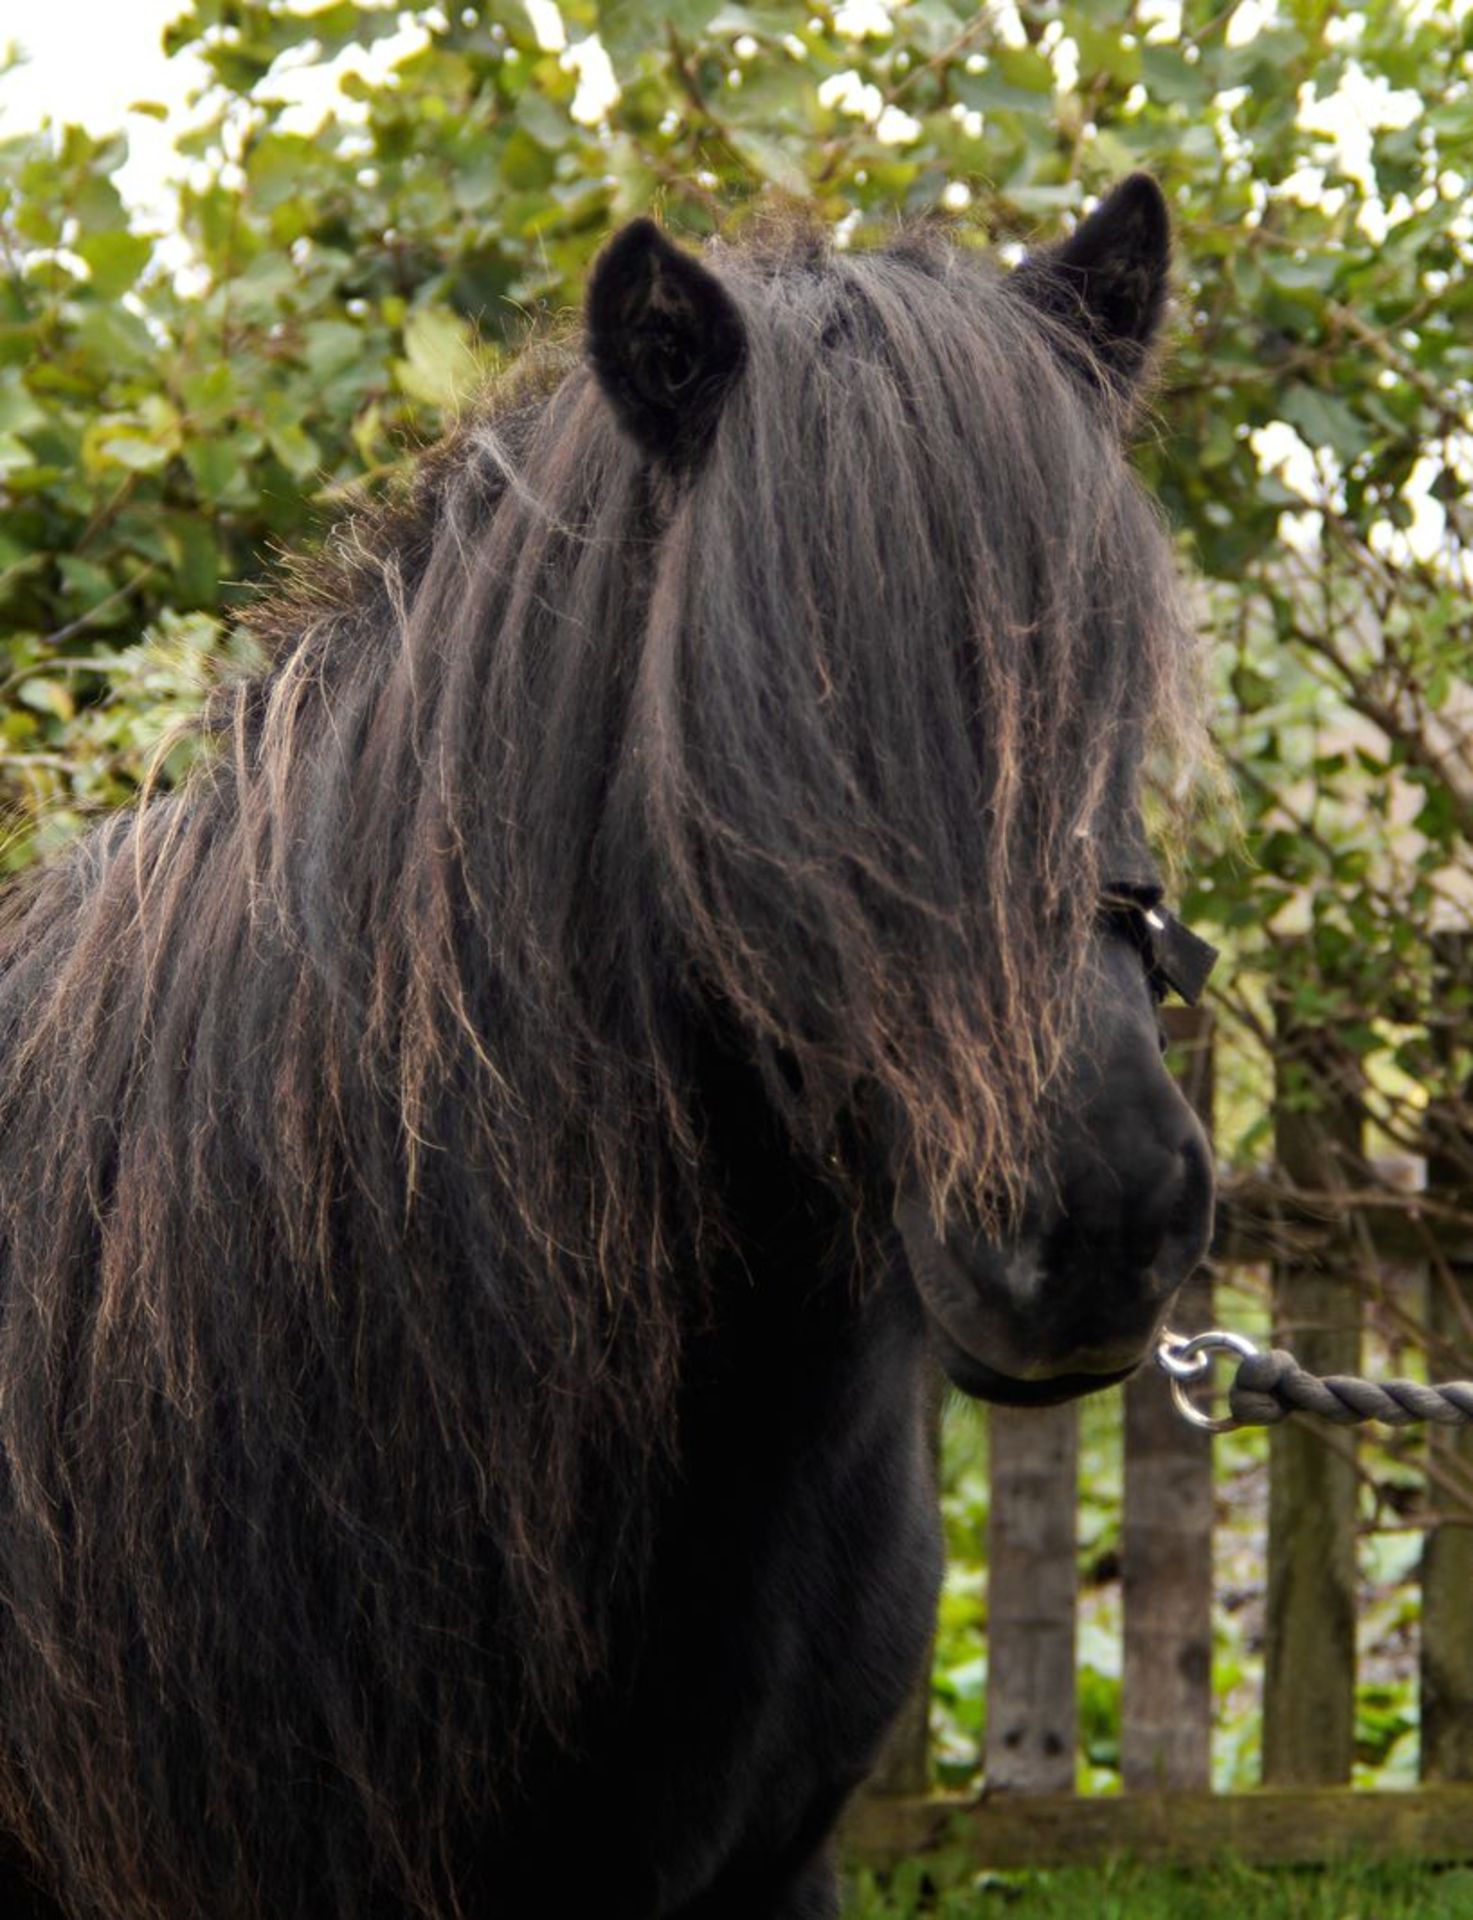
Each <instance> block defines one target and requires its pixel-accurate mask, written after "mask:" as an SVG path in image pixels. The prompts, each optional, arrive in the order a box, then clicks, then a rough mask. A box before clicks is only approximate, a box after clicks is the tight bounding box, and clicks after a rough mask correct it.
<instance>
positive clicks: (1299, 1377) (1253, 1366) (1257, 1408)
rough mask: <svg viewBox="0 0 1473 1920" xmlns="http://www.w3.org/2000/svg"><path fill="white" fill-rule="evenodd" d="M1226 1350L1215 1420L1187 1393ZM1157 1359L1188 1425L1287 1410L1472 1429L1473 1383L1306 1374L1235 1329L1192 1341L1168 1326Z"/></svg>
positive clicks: (1288, 1356) (1254, 1421) (1229, 1423)
mask: <svg viewBox="0 0 1473 1920" xmlns="http://www.w3.org/2000/svg"><path fill="white" fill-rule="evenodd" d="M1217 1353H1231V1354H1236V1355H1237V1357H1238V1369H1237V1372H1236V1373H1235V1374H1234V1376H1233V1381H1232V1385H1231V1386H1230V1387H1229V1389H1228V1406H1229V1408H1230V1410H1231V1411H1230V1413H1229V1415H1228V1417H1227V1418H1226V1419H1214V1418H1213V1417H1212V1416H1211V1415H1210V1414H1208V1413H1205V1412H1204V1411H1203V1410H1202V1408H1201V1407H1199V1406H1197V1405H1196V1404H1195V1403H1194V1401H1193V1400H1192V1398H1191V1395H1190V1394H1189V1392H1188V1388H1189V1387H1191V1386H1192V1385H1193V1384H1194V1383H1200V1382H1202V1381H1204V1380H1205V1378H1206V1376H1207V1374H1208V1372H1209V1371H1210V1369H1211V1365H1212V1356H1213V1355H1214V1354H1217ZM1156 1361H1157V1364H1158V1365H1159V1366H1160V1368H1161V1370H1162V1372H1163V1373H1165V1374H1166V1375H1167V1377H1168V1378H1169V1380H1170V1381H1171V1397H1172V1399H1173V1400H1174V1401H1175V1402H1176V1408H1177V1412H1178V1413H1180V1414H1181V1416H1182V1418H1183V1419H1184V1420H1187V1421H1189V1422H1190V1424H1191V1425H1192V1426H1194V1427H1201V1428H1204V1429H1205V1430H1206V1431H1207V1432H1209V1433H1226V1432H1227V1431H1229V1430H1230V1429H1231V1428H1233V1427H1272V1426H1276V1425H1277V1424H1278V1422H1279V1421H1280V1420H1287V1419H1288V1418H1289V1416H1290V1414H1293V1413H1312V1414H1314V1415H1316V1416H1317V1417H1318V1418H1319V1419H1321V1420H1330V1421H1333V1422H1334V1424H1335V1425H1336V1426H1339V1427H1353V1426H1359V1425H1360V1424H1362V1423H1363V1422H1364V1421H1367V1420H1379V1421H1381V1422H1382V1423H1383V1424H1384V1425H1386V1426H1388V1427H1407V1426H1411V1425H1413V1424H1414V1423H1415V1422H1417V1421H1422V1420H1426V1421H1431V1422H1433V1423H1435V1424H1436V1425H1437V1426H1441V1427H1463V1426H1473V1380H1449V1381H1446V1382H1445V1383H1444V1384H1443V1385H1442V1386H1437V1387H1424V1386H1423V1385H1421V1383H1420V1382H1419V1381H1416V1380H1387V1381H1384V1382H1382V1383H1381V1384H1379V1385H1378V1384H1377V1382H1375V1381H1374V1380H1362V1379H1361V1378H1360V1377H1359V1375H1357V1374H1350V1373H1330V1374H1319V1373H1310V1372H1308V1371H1307V1370H1306V1369H1305V1368H1304V1367H1301V1366H1300V1364H1299V1362H1298V1361H1297V1360H1296V1359H1295V1358H1294V1356H1293V1354H1292V1353H1285V1352H1284V1350H1283V1349H1282V1348H1281V1347H1275V1348H1274V1349H1273V1351H1272V1352H1271V1353H1261V1352H1260V1351H1259V1349H1258V1348H1257V1347H1255V1346H1254V1344H1253V1342H1252V1341H1251V1340H1246V1339H1244V1337H1243V1335H1242V1334H1240V1333H1226V1332H1224V1331H1222V1330H1221V1329H1220V1328H1214V1329H1213V1331H1212V1332H1210V1333H1199V1334H1195V1335H1194V1336H1193V1337H1192V1338H1191V1339H1190V1340H1187V1339H1183V1338H1182V1336H1181V1335H1180V1334H1176V1333H1172V1332H1170V1331H1169V1330H1168V1331H1166V1332H1163V1334H1162V1335H1161V1340H1160V1343H1159V1345H1158V1346H1157V1348H1156Z"/></svg>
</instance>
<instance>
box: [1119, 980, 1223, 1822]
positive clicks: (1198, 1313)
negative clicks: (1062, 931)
mask: <svg viewBox="0 0 1473 1920" xmlns="http://www.w3.org/2000/svg"><path fill="white" fill-rule="evenodd" d="M1166 1020H1167V1032H1168V1034H1169V1037H1170V1038H1171V1040H1172V1042H1173V1044H1174V1045H1175V1046H1176V1047H1177V1048H1178V1050H1179V1057H1180V1059H1181V1069H1180V1075H1179V1077H1180V1080H1181V1084H1182V1089H1183V1091H1184V1092H1185V1094H1186V1096H1187V1098H1188V1100H1189V1101H1190V1102H1191V1104H1192V1107H1193V1109H1194V1110H1195V1112H1196V1114H1197V1116H1198V1118H1199V1119H1200V1120H1201V1121H1202V1123H1203V1125H1204V1126H1205V1127H1206V1129H1207V1133H1208V1137H1209V1138H1210V1137H1211V1134H1212V1092H1213V1058H1212V1039H1213V1021H1212V1015H1211V1014H1210V1013H1209V1012H1208V1011H1207V1009H1206V1008H1202V1007H1172V1008H1168V1009H1167V1011H1166ZM1172 1322H1173V1324H1174V1325H1176V1326H1178V1327H1182V1328H1185V1329H1186V1330H1187V1331H1188V1332H1190V1333H1198V1332H1200V1331H1202V1329H1203V1328H1205V1327H1208V1326H1210V1325H1211V1324H1212V1282H1211V1279H1210V1277H1209V1275H1208V1272H1207V1270H1206V1268H1202V1269H1199V1271H1198V1272H1197V1273H1195V1274H1194V1275H1193V1276H1192V1278H1191V1279H1190V1280H1188V1282H1187V1284H1186V1285H1185V1286H1184V1287H1183V1288H1182V1291H1181V1294H1180V1297H1179V1299H1178V1302H1177V1305H1176V1307H1175V1308H1174V1309H1173V1310H1172ZM1121 1568H1122V1585H1123V1589H1124V1606H1125V1665H1124V1688H1123V1692H1124V1702H1123V1714H1122V1724H1121V1744H1120V1770H1121V1775H1122V1778H1123V1780H1124V1783H1125V1785H1126V1787H1127V1788H1128V1789H1131V1790H1134V1791H1141V1792H1149V1791H1152V1790H1153V1789H1154V1790H1159V1789H1164V1788H1170V1789H1189V1788H1196V1789H1204V1788H1206V1787H1207V1786H1208V1785H1209V1784H1210V1781H1211V1774H1212V1751H1211V1736H1212V1437H1211V1435H1210V1434H1206V1433H1200V1432H1198V1431H1197V1430H1196V1429H1195V1428H1193V1427H1189V1426H1187V1424H1186V1422H1185V1421H1184V1420H1182V1419H1181V1417H1180V1415H1179V1414H1178V1413H1177V1412H1176V1409H1175V1408H1174V1407H1173V1405H1172V1403H1171V1394H1170V1392H1169V1390H1168V1387H1167V1383H1166V1379H1165V1377H1164V1376H1163V1375H1162V1373H1161V1372H1160V1370H1159V1369H1158V1368H1156V1367H1155V1366H1146V1367H1144V1368H1142V1370H1141V1371H1140V1372H1139V1373H1138V1374H1136V1376H1135V1378H1134V1379H1133V1380H1131V1381H1130V1382H1128V1384H1127V1386H1126V1389H1125V1514H1124V1525H1123V1532H1122V1544H1121Z"/></svg>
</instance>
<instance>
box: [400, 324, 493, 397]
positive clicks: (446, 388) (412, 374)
mask: <svg viewBox="0 0 1473 1920" xmlns="http://www.w3.org/2000/svg"><path fill="white" fill-rule="evenodd" d="M479 374H480V369H479V365H478V362H477V359H476V354H475V349H474V346H473V344H472V336H471V330H470V328H469V327H468V326H467V324H466V322H465V321H464V320H462V319H461V318H460V316H459V315H458V314H454V313H450V312H448V311H447V310H446V309H445V308H443V307H417V308H416V309H415V310H414V312H412V313H411V314H410V315H409V317H408V319H407V320H406V321H405V323H404V358H403V359H402V360H396V361H395V362H394V378H395V380H396V381H397V383H398V385H399V388H400V390H401V391H402V392H404V393H407V394H408V395H409V396H410V398H411V399H413V400H423V401H425V402H427V403H428V404H429V405H430V406H434V407H452V406H454V405H456V404H457V402H459V401H460V400H462V399H463V398H464V397H465V396H466V395H467V394H468V393H469V392H470V391H471V390H472V388H473V387H474V386H475V384H476V382H477V380H478V379H479Z"/></svg>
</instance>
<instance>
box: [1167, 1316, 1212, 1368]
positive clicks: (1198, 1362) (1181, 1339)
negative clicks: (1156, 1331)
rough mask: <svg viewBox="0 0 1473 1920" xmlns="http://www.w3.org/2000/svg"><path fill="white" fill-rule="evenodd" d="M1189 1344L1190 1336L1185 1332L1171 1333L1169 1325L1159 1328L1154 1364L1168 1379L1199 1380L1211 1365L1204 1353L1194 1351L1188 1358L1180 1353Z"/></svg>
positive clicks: (1183, 1351) (1182, 1352)
mask: <svg viewBox="0 0 1473 1920" xmlns="http://www.w3.org/2000/svg"><path fill="white" fill-rule="evenodd" d="M1189 1345H1190V1336H1189V1335H1187V1334H1185V1333H1173V1332H1172V1330H1171V1328H1170V1327H1163V1328H1162V1329H1161V1334H1160V1338H1159V1339H1158V1340H1157V1342H1156V1365H1157V1366H1158V1367H1159V1368H1160V1369H1161V1371H1162V1372H1163V1373H1164V1374H1165V1375H1166V1377H1167V1378H1168V1379H1169V1380H1200V1379H1201V1377H1202V1375H1203V1374H1204V1373H1206V1371H1207V1369H1208V1368H1209V1367H1210V1366H1211V1365H1212V1362H1211V1360H1209V1359H1208V1357H1207V1355H1206V1354H1205V1353H1195V1354H1193V1355H1192V1357H1191V1359H1190V1360H1185V1359H1183V1358H1182V1355H1183V1354H1184V1353H1185V1351H1186V1349H1187V1347H1188V1346H1189Z"/></svg>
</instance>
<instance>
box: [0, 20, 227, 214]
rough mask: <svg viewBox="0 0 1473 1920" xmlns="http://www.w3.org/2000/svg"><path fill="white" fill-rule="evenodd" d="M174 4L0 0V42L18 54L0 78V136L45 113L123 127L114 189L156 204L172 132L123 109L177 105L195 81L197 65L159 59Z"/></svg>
mask: <svg viewBox="0 0 1473 1920" xmlns="http://www.w3.org/2000/svg"><path fill="white" fill-rule="evenodd" d="M181 11H182V7H181V4H180V0H0V46H4V45H7V44H16V45H18V46H19V47H20V48H21V50H22V52H23V53H24V54H25V55H26V56H27V60H26V65H25V66H24V67H22V68H21V69H20V70H19V71H18V72H16V73H12V74H11V75H10V76H9V77H8V78H7V79H4V80H0V134H3V133H14V132H17V131H19V130H20V129H21V128H26V127H34V126H36V125H37V124H38V123H39V122H40V121H41V120H42V119H43V118H48V117H49V118H50V119H51V120H52V121H54V122H56V123H58V124H59V123H61V122H62V121H66V120H73V121H76V122H77V123H78V125H80V126H84V127H86V128H87V129H88V131H89V132H93V133H101V132H105V131H107V130H109V129H111V128H114V127H122V128H123V129H124V130H125V131H126V133H127V134H128V139H129V147H130V158H129V163H128V170H127V173H126V174H125V175H124V177H123V180H122V182H121V184H122V188H123V191H124V193H125V194H126V195H127V196H128V198H129V199H131V200H135V201H137V202H138V203H139V204H140V205H142V206H145V207H147V208H148V209H149V211H150V212H153V211H154V210H155V209H157V208H160V198H159V182H160V181H161V179H162V177H163V175H164V173H165V171H166V170H167V167H168V163H169V158H170V155H169V148H170V143H171V139H172V134H171V130H170V128H169V127H167V126H165V125H164V124H162V123H161V122H159V121H156V120H150V119H149V118H148V117H147V116H146V115H144V114H136V113H135V114H130V113H128V112H127V108H128V107H129V106H130V105H131V103H132V102H133V101H135V100H160V101H163V102H164V104H165V105H167V106H169V107H170V108H171V109H172V108H177V107H179V106H181V105H182V104H183V100H184V96H185V93H186V92H187V91H188V90H189V88H190V87H191V86H192V85H196V84H198V81H199V77H200V74H199V67H198V65H197V63H195V62H194V61H192V60H186V59H179V60H167V59H165V57H164V50H163V46H162V37H163V31H164V28H165V27H166V26H167V25H168V23H169V21H171V20H172V19H174V18H175V17H176V16H177V15H178V14H179V13H180V12H181Z"/></svg>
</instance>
